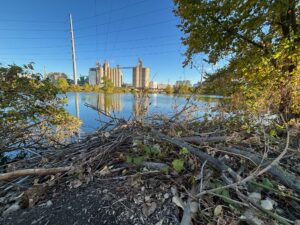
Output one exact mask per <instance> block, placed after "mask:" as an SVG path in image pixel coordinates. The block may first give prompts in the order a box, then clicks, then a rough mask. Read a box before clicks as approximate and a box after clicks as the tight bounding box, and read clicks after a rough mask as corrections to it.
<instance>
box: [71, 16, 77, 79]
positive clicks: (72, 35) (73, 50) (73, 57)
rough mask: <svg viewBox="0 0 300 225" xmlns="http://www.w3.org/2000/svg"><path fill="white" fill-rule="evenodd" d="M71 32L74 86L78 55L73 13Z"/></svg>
mask: <svg viewBox="0 0 300 225" xmlns="http://www.w3.org/2000/svg"><path fill="white" fill-rule="evenodd" d="M70 32H71V43H72V61H73V79H74V84H75V85H77V68H76V53H75V43H74V32H73V22H72V15H71V13H70Z"/></svg>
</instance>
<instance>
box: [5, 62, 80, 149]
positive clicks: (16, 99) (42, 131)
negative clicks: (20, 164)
mask: <svg viewBox="0 0 300 225" xmlns="http://www.w3.org/2000/svg"><path fill="white" fill-rule="evenodd" d="M58 93H59V89H58V88H57V87H56V86H55V85H53V84H52V83H51V81H50V80H49V79H45V80H41V79H40V75H39V74H35V73H33V66H32V64H29V65H24V66H23V67H20V66H16V65H11V66H8V67H0V127H1V130H0V153H1V152H5V151H13V150H20V149H28V148H37V149H40V148H42V147H45V146H47V145H49V144H53V143H57V141H62V140H64V138H66V137H69V136H70V135H73V134H74V133H75V132H77V131H78V128H79V125H80V122H79V120H78V119H77V118H75V117H73V116H71V115H70V114H68V113H67V112H66V111H65V110H64V108H63V106H64V101H63V100H62V99H60V98H58V97H57V95H58Z"/></svg>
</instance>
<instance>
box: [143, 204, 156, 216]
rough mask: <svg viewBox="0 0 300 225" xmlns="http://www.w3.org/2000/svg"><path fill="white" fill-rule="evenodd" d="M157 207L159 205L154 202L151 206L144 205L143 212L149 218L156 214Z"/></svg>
mask: <svg viewBox="0 0 300 225" xmlns="http://www.w3.org/2000/svg"><path fill="white" fill-rule="evenodd" d="M156 207H157V205H156V203H155V202H152V203H151V205H150V206H148V205H147V204H143V208H142V212H143V214H144V215H145V216H146V217H148V216H150V215H151V214H153V213H154V212H155V210H156Z"/></svg>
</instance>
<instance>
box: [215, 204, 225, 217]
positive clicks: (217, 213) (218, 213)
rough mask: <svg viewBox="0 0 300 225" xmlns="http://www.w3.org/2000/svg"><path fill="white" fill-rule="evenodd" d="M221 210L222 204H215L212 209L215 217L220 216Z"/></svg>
mask: <svg viewBox="0 0 300 225" xmlns="http://www.w3.org/2000/svg"><path fill="white" fill-rule="evenodd" d="M222 211H223V208H222V206H221V205H217V206H216V208H215V209H214V216H215V217H218V216H220V215H221V213H222Z"/></svg>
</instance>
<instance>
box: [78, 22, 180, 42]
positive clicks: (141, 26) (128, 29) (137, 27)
mask: <svg viewBox="0 0 300 225" xmlns="http://www.w3.org/2000/svg"><path fill="white" fill-rule="evenodd" d="M172 21H175V20H174V19H171V20H165V21H160V22H155V23H150V24H144V25H140V26H136V27H129V28H126V29H123V30H113V31H110V32H108V34H111V33H118V32H122V31H130V30H136V29H140V28H147V27H150V26H155V25H159V24H164V23H169V22H172ZM103 35H104V34H103ZM92 36H95V34H88V35H82V36H78V37H77V38H87V37H92Z"/></svg>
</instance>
